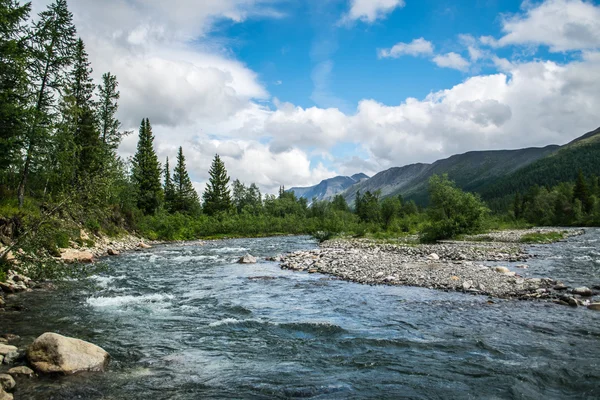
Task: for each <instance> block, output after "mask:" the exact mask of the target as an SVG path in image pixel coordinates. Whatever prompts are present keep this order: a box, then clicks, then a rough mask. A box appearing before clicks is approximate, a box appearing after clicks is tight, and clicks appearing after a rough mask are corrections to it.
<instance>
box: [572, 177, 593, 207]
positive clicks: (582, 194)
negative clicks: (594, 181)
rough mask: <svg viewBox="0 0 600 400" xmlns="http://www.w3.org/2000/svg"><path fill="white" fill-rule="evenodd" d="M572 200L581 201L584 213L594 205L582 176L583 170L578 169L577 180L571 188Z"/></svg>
mask: <svg viewBox="0 0 600 400" xmlns="http://www.w3.org/2000/svg"><path fill="white" fill-rule="evenodd" d="M573 200H579V201H581V205H582V206H583V209H584V210H585V212H586V213H589V212H590V211H591V209H592V207H593V205H594V203H593V200H592V197H591V196H590V190H589V188H588V185H587V182H586V181H585V178H584V177H583V171H581V170H579V173H578V174H577V181H576V182H575V188H574V189H573Z"/></svg>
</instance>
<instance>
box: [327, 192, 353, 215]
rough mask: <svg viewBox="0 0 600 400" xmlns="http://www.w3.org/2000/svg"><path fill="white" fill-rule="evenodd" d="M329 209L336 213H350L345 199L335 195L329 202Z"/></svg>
mask: <svg viewBox="0 0 600 400" xmlns="http://www.w3.org/2000/svg"><path fill="white" fill-rule="evenodd" d="M331 207H332V208H333V209H334V210H337V211H350V207H348V203H347V202H346V199H345V198H344V196H342V195H341V194H336V195H335V196H334V197H333V200H332V201H331Z"/></svg>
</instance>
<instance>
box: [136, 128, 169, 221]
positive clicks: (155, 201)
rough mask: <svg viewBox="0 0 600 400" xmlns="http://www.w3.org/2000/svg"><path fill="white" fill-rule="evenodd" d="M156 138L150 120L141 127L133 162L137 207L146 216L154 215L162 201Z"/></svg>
mask: <svg viewBox="0 0 600 400" xmlns="http://www.w3.org/2000/svg"><path fill="white" fill-rule="evenodd" d="M153 143H154V136H153V135H152V127H151V126H150V121H149V120H148V118H146V119H144V120H142V123H141V125H140V133H139V141H138V145H137V152H136V153H135V155H134V156H133V160H132V175H133V176H132V178H133V182H134V184H135V186H136V189H137V205H138V208H140V209H141V210H142V211H143V212H144V213H145V214H146V215H148V214H154V213H155V212H156V210H158V207H159V206H160V202H161V200H162V196H163V191H162V187H161V184H160V175H161V168H160V163H159V162H158V158H157V157H156V153H155V151H154V146H153Z"/></svg>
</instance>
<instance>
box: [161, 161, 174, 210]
mask: <svg viewBox="0 0 600 400" xmlns="http://www.w3.org/2000/svg"><path fill="white" fill-rule="evenodd" d="M164 172H165V184H164V185H163V190H164V191H165V209H166V210H167V211H168V212H173V211H174V210H175V185H173V179H172V178H171V170H170V169H169V157H167V161H166V162H165V171H164Z"/></svg>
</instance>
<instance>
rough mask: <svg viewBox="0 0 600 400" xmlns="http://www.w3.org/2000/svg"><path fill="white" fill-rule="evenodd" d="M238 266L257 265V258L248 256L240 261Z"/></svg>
mask: <svg viewBox="0 0 600 400" xmlns="http://www.w3.org/2000/svg"><path fill="white" fill-rule="evenodd" d="M238 264H256V257H254V256H252V255H250V254H246V255H245V256H244V257H242V258H240V259H239V260H238Z"/></svg>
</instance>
